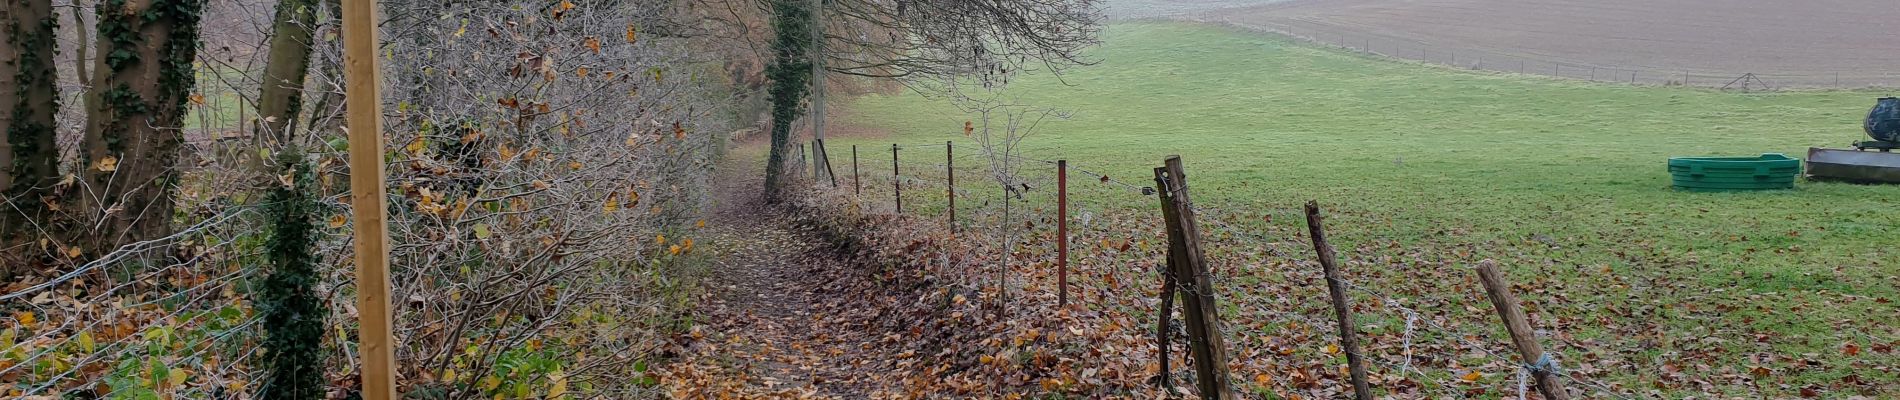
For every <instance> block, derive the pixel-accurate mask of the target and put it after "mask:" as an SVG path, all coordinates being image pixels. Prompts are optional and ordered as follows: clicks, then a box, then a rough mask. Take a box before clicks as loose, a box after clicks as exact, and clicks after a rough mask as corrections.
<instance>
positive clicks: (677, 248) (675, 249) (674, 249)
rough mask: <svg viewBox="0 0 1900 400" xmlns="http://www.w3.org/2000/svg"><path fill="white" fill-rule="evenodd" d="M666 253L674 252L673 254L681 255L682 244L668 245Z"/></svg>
mask: <svg viewBox="0 0 1900 400" xmlns="http://www.w3.org/2000/svg"><path fill="white" fill-rule="evenodd" d="M666 253H667V254H672V255H676V256H677V255H679V254H680V245H677V244H676V245H672V246H667V248H666Z"/></svg>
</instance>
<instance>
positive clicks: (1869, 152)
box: [1808, 97, 1900, 183]
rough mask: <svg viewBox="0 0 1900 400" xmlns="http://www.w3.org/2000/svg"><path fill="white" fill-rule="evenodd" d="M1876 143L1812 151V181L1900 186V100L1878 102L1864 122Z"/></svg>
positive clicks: (1810, 161) (1889, 99)
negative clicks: (1896, 150) (1849, 147)
mask: <svg viewBox="0 0 1900 400" xmlns="http://www.w3.org/2000/svg"><path fill="white" fill-rule="evenodd" d="M1864 128H1865V130H1866V131H1867V136H1869V137H1871V138H1873V140H1865V141H1860V142H1855V143H1854V149H1853V150H1841V149H1823V148H1809V149H1808V179H1810V180H1835V181H1847V182H1860V183H1900V153H1893V152H1892V151H1893V149H1896V148H1900V98H1893V97H1886V98H1881V99H1880V100H1878V101H1876V102H1875V103H1874V109H1873V110H1871V111H1869V112H1868V113H1867V120H1866V121H1865V123H1864Z"/></svg>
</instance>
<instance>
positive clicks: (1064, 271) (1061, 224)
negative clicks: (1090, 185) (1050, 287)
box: [1056, 160, 1069, 306]
mask: <svg viewBox="0 0 1900 400" xmlns="http://www.w3.org/2000/svg"><path fill="white" fill-rule="evenodd" d="M1056 305H1057V306H1067V305H1069V160H1056Z"/></svg>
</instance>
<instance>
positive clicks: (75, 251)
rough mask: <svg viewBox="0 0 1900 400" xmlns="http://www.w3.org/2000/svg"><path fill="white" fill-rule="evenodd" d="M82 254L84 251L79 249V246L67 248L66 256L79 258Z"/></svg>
mask: <svg viewBox="0 0 1900 400" xmlns="http://www.w3.org/2000/svg"><path fill="white" fill-rule="evenodd" d="M81 254H83V253H81V252H80V251H79V246H73V247H67V248H66V258H79V256H80V255H81Z"/></svg>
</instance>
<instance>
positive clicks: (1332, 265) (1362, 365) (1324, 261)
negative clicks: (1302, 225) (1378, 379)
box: [1306, 201, 1372, 400]
mask: <svg viewBox="0 0 1900 400" xmlns="http://www.w3.org/2000/svg"><path fill="white" fill-rule="evenodd" d="M1324 218H1325V217H1323V216H1321V215H1320V213H1319V203H1318V202H1315V201H1307V202H1306V229H1307V232H1309V233H1311V234H1312V235H1313V236H1312V237H1313V251H1314V252H1316V253H1319V266H1320V268H1323V269H1324V270H1325V271H1326V292H1327V293H1329V294H1331V295H1332V297H1333V315H1335V316H1337V317H1338V318H1339V347H1340V348H1343V349H1345V352H1346V364H1347V366H1348V367H1349V368H1351V372H1352V394H1353V398H1354V399H1358V400H1372V386H1371V385H1369V384H1367V383H1366V360H1365V359H1364V357H1362V356H1360V353H1359V338H1358V335H1357V334H1356V333H1355V332H1354V329H1353V326H1354V325H1353V322H1352V306H1351V305H1350V304H1347V299H1346V283H1345V280H1343V279H1341V278H1340V276H1339V261H1338V259H1337V256H1336V255H1335V254H1334V253H1333V244H1332V243H1327V242H1326V226H1325V225H1324V223H1323V222H1322V220H1323V219H1324Z"/></svg>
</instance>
